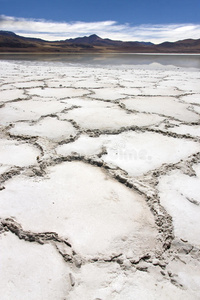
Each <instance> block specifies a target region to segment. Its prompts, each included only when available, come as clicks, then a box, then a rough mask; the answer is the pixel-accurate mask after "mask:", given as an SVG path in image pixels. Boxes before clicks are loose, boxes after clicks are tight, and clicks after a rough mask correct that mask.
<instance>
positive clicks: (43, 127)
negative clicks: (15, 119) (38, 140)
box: [10, 117, 76, 142]
mask: <svg viewBox="0 0 200 300" xmlns="http://www.w3.org/2000/svg"><path fill="white" fill-rule="evenodd" d="M10 133H11V134H13V135H28V136H41V137H46V138H48V139H51V140H52V141H57V142H59V141H63V140H66V139H68V138H69V137H70V136H74V135H76V129H75V128H74V127H73V126H72V125H71V123H69V122H66V121H60V120H58V119H57V118H51V117H46V118H44V119H43V120H41V121H39V122H37V123H36V124H27V123H25V122H21V123H17V124H16V125H15V127H14V128H12V129H11V130H10Z"/></svg>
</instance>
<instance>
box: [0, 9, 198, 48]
mask: <svg viewBox="0 0 200 300" xmlns="http://www.w3.org/2000/svg"><path fill="white" fill-rule="evenodd" d="M0 30H6V31H13V32H15V33H16V34H19V35H23V36H25V37H34V38H41V39H44V40H49V41H55V40H65V39H68V38H75V37H78V36H85V35H86V36H87V35H91V34H94V33H95V34H97V35H99V36H100V37H102V38H110V39H113V40H122V41H145V42H153V43H157V44H158V43H162V42H164V41H170V42H175V41H178V40H182V39H187V38H193V39H199V38H200V24H156V25H154V24H142V25H138V26H132V25H131V24H129V23H125V24H119V23H117V22H116V21H111V20H110V21H109V20H108V21H100V22H80V21H76V22H54V21H48V20H43V19H26V18H15V17H10V16H5V15H0Z"/></svg>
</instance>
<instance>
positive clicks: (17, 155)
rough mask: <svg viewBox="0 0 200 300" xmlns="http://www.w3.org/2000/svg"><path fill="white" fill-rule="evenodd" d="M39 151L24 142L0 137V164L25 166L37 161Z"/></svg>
mask: <svg viewBox="0 0 200 300" xmlns="http://www.w3.org/2000/svg"><path fill="white" fill-rule="evenodd" d="M38 155H40V151H39V150H38V149H37V148H35V147H33V146H31V145H28V144H26V143H20V142H15V141H9V140H5V139H0V164H2V165H8V166H12V165H15V166H19V167H25V166H29V165H33V164H36V163H37V160H36V158H37V156H38Z"/></svg>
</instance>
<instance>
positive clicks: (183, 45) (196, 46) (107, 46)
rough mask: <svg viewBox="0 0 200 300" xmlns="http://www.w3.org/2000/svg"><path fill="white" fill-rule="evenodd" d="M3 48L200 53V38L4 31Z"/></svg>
mask: <svg viewBox="0 0 200 300" xmlns="http://www.w3.org/2000/svg"><path fill="white" fill-rule="evenodd" d="M0 52H43V53H44V52H47V53H55V52H61V53H70V52H71V53H76V52H78V53H81V52H83V53H85V52H86V53H90V52H91V53H98V52H100V53H104V52H123V53H124V52H125V53H200V39H198V40H193V39H186V40H182V41H177V42H164V43H161V44H158V45H156V44H153V43H150V42H148V43H146V42H137V41H134V42H123V41H114V40H111V39H102V38H101V37H99V36H97V35H95V34H93V35H91V36H89V37H87V36H85V37H78V38H75V39H66V40H63V41H51V42H50V41H45V40H42V39H35V38H26V37H22V36H19V35H17V34H15V33H13V32H9V31H0Z"/></svg>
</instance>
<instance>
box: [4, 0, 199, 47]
mask: <svg viewBox="0 0 200 300" xmlns="http://www.w3.org/2000/svg"><path fill="white" fill-rule="evenodd" d="M0 30H10V31H14V32H15V33H17V34H21V35H24V36H32V37H41V38H44V39H48V40H59V39H65V38H70V37H77V36H84V35H90V34H93V33H96V34H98V35H100V36H101V37H104V38H105V37H108V38H112V39H120V40H140V41H142V40H143V41H153V42H157V43H159V42H162V41H166V40H169V41H175V40H180V39H184V38H196V39H197V38H200V0H152V1H151V0H54V1H52V0H41V1H37V0H35V1H33V0H26V1H25V0H18V1H16V0H0Z"/></svg>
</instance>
